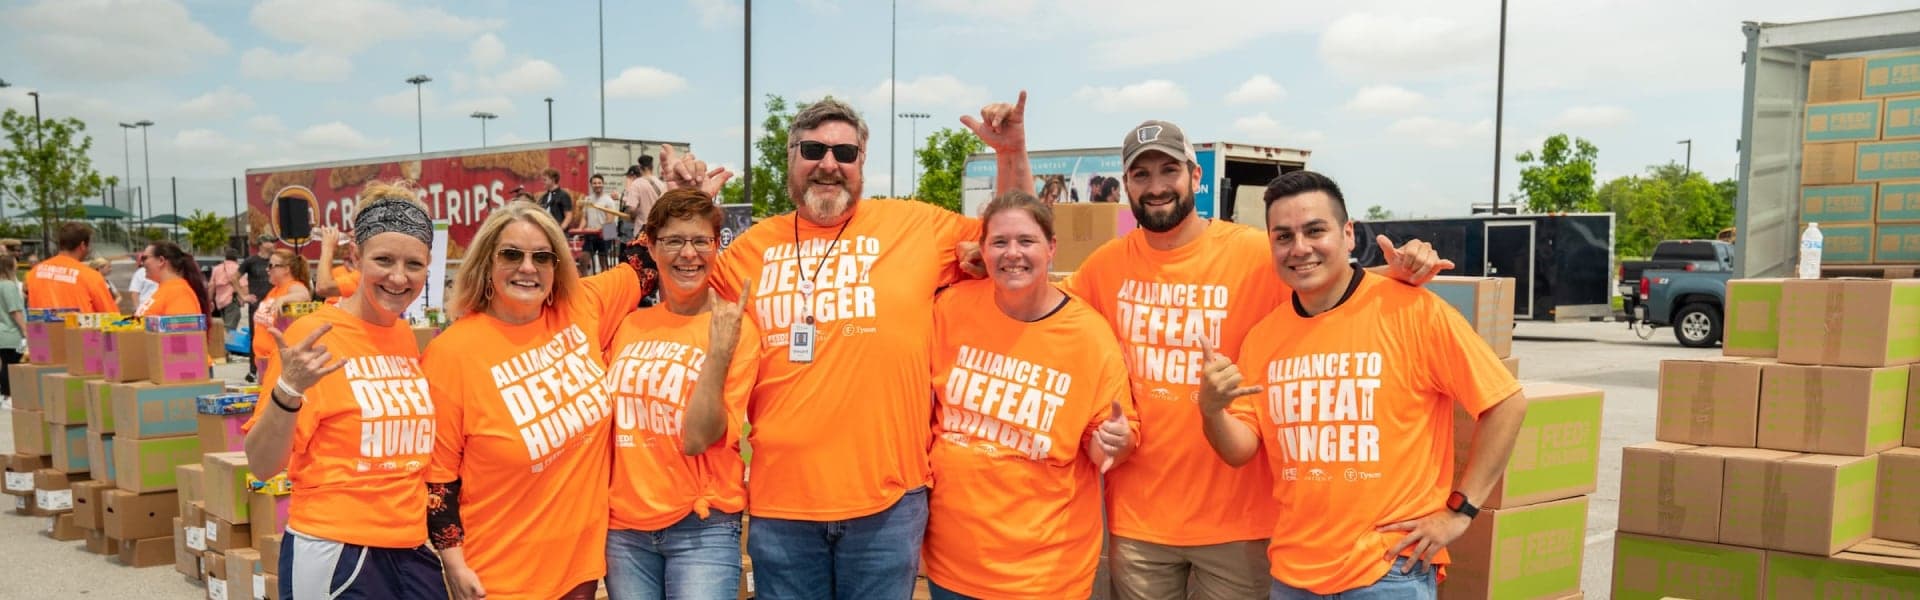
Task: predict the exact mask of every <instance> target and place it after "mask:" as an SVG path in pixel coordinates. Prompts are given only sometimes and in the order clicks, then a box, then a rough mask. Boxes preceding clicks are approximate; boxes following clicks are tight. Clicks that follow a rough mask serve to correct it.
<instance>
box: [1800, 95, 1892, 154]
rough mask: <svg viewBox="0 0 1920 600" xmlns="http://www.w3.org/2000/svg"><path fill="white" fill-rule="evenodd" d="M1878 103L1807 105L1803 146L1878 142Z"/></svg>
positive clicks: (1881, 106) (1860, 101)
mask: <svg viewBox="0 0 1920 600" xmlns="http://www.w3.org/2000/svg"><path fill="white" fill-rule="evenodd" d="M1884 108H1886V106H1885V102H1883V101H1881V100H1877V99H1875V100H1855V101H1852V102H1828V103H1821V104H1808V105H1807V112H1806V127H1805V128H1804V132H1805V137H1804V138H1803V139H1801V141H1803V142H1810V143H1811V142H1875V141H1879V140H1880V113H1881V110H1882V109H1884Z"/></svg>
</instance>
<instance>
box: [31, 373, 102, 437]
mask: <svg viewBox="0 0 1920 600" xmlns="http://www.w3.org/2000/svg"><path fill="white" fill-rule="evenodd" d="M92 379H99V377H97V376H91V375H74V374H71V373H49V374H47V375H45V376H43V377H41V378H40V401H41V402H43V403H44V404H45V406H44V409H45V411H46V413H47V422H48V423H55V424H59V425H86V424H87V381H88V380H92Z"/></svg>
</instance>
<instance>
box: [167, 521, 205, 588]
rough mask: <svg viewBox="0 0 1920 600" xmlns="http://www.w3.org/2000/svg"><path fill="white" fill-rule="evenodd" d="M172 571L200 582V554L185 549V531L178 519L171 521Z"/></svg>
mask: <svg viewBox="0 0 1920 600" xmlns="http://www.w3.org/2000/svg"><path fill="white" fill-rule="evenodd" d="M173 570H175V571H179V572H180V574H181V575H185V576H186V577H187V579H192V580H194V581H199V580H200V553H198V552H193V551H191V550H189V549H188V548H187V530H186V528H185V527H183V526H182V524H181V520H180V518H179V517H174V519H173Z"/></svg>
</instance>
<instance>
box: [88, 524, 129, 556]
mask: <svg viewBox="0 0 1920 600" xmlns="http://www.w3.org/2000/svg"><path fill="white" fill-rule="evenodd" d="M82 548H83V549H85V550H86V551H87V553H88V554H103V555H107V556H112V555H115V554H119V553H120V540H116V539H113V538H110V537H107V532H105V531H101V530H98V529H90V530H87V544H86V545H85V546H82Z"/></svg>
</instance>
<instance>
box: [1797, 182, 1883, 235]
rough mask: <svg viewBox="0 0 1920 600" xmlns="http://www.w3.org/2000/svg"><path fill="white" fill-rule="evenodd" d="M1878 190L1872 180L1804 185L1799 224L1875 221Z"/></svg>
mask: <svg viewBox="0 0 1920 600" xmlns="http://www.w3.org/2000/svg"><path fill="white" fill-rule="evenodd" d="M1877 189H1878V188H1876V187H1875V186H1874V184H1871V183H1855V184H1849V185H1810V186H1803V187H1801V188H1800V224H1801V225H1802V226H1804V225H1806V224H1808V223H1822V224H1825V223H1859V222H1865V221H1872V220H1873V217H1874V210H1873V209H1874V192H1875V191H1876V190H1877ZM1803 228H1804V227H1803Z"/></svg>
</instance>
